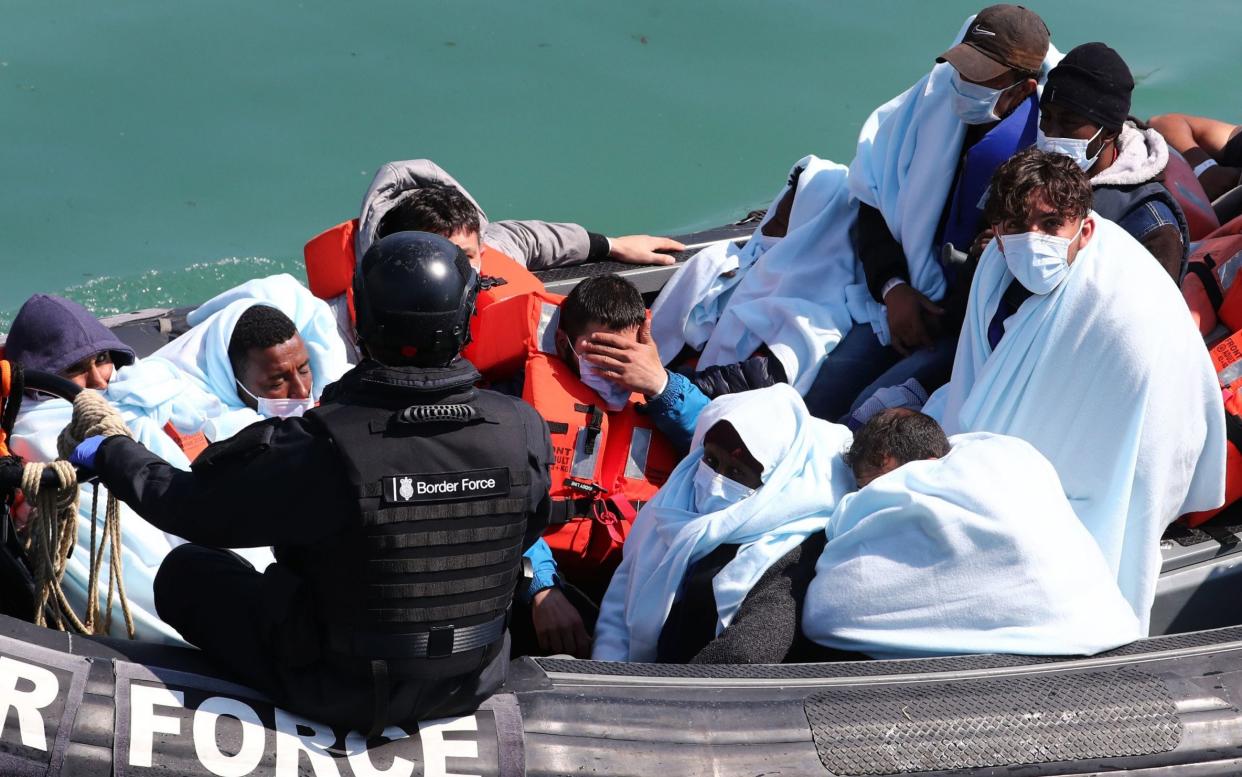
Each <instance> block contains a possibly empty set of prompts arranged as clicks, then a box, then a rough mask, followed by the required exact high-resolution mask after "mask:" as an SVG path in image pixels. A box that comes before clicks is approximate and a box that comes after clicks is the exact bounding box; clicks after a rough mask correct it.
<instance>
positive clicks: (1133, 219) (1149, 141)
mask: <svg viewBox="0 0 1242 777" xmlns="http://www.w3.org/2000/svg"><path fill="white" fill-rule="evenodd" d="M1133 91H1134V77H1133V76H1132V75H1131V74H1130V68H1129V67H1128V66H1127V65H1126V63H1125V60H1123V59H1122V58H1121V55H1119V54H1118V53H1117V52H1116V51H1113V50H1112V49H1111V48H1109V47H1108V46H1106V45H1104V44H1103V43H1084V44H1082V45H1081V46H1076V47H1074V48H1073V49H1070V51H1069V52H1068V53H1067V54H1066V55H1065V57H1064V58H1063V59H1062V60H1061V61H1060V62H1059V63H1058V64H1057V66H1056V67H1054V68H1053V69H1052V71H1051V72H1050V73H1048V81H1047V83H1046V84H1045V86H1044V93H1043V95H1041V96H1040V100H1039V136H1038V138H1037V139H1036V141H1035V145H1036V146H1037V147H1038V148H1039V149H1040V150H1043V151H1050V152H1052V153H1059V154H1065V155H1066V156H1068V157H1070V158H1071V159H1073V160H1074V162H1075V163H1076V164H1077V165H1078V167H1079V168H1081V169H1082V170H1083V172H1085V173H1086V174H1087V177H1088V178H1090V179H1091V190H1092V192H1093V194H1094V195H1095V197H1094V201H1093V202H1092V205H1091V207H1092V208H1093V209H1094V210H1095V212H1096V213H1099V214H1100V215H1101V216H1103V217H1104V218H1106V219H1108V220H1109V221H1113V222H1116V223H1117V225H1118V226H1120V227H1121V228H1122V229H1124V230H1125V231H1127V232H1129V233H1130V234H1131V235H1132V236H1133V237H1134V239H1135V240H1137V241H1139V242H1140V243H1142V244H1143V247H1144V248H1146V249H1147V250H1148V251H1149V252H1150V253H1151V255H1152V256H1154V257H1155V258H1156V261H1158V262H1160V266H1162V267H1164V269H1165V271H1166V272H1168V274H1169V276H1170V277H1171V278H1173V281H1174V282H1175V283H1177V282H1180V281H1181V279H1182V274H1183V273H1184V272H1185V267H1186V258H1187V256H1188V249H1189V246H1190V231H1189V228H1188V227H1187V225H1186V216H1185V215H1184V214H1183V213H1182V208H1181V206H1180V205H1178V204H1177V200H1175V199H1173V195H1172V194H1171V193H1170V192H1169V190H1168V189H1167V188H1165V186H1164V168H1165V165H1166V164H1168V161H1169V149H1168V145H1167V144H1166V143H1165V141H1164V138H1163V137H1161V136H1160V133H1159V132H1156V131H1155V130H1151V129H1147V130H1144V129H1142V128H1140V127H1138V126H1137V125H1135V124H1134V122H1132V121H1130V120H1129V115H1130V94H1131V92H1133Z"/></svg>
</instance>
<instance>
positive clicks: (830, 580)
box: [802, 409, 1143, 658]
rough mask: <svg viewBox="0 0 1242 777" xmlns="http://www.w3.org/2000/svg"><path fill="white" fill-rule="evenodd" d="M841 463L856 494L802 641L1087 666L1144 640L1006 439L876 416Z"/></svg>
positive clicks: (895, 654)
mask: <svg viewBox="0 0 1242 777" xmlns="http://www.w3.org/2000/svg"><path fill="white" fill-rule="evenodd" d="M846 456H847V459H849V460H850V463H851V464H852V466H853V467H854V471H855V473H856V475H857V478H858V481H859V484H860V485H861V486H862V488H861V490H859V491H858V492H856V493H853V494H849V495H847V496H845V497H843V498H842V499H841V502H840V504H839V505H838V506H837V509H836V512H834V513H833V516H832V520H831V521H830V522H829V524H828V527H827V537H828V542H827V545H826V547H825V548H824V552H823V553H822V554H821V555H820V557H819V561H818V563H817V564H816V567H815V577H814V579H813V580H812V582H811V584H810V587H809V588H808V590H807V594H806V601H805V606H804V609H803V613H802V626H803V630H804V633H805V635H806V637H808V638H809V639H811V640H813V641H814V642H816V643H819V644H821V645H824V646H826V647H830V648H835V649H837V650H847V651H857V652H861V653H865V654H867V655H870V656H872V657H875V658H902V657H911V656H926V655H948V654H955V653H1017V654H1032V655H1091V654H1094V653H1098V652H1100V651H1103V650H1109V649H1111V648H1114V647H1117V646H1119V645H1123V644H1125V643H1127V642H1131V641H1133V640H1135V639H1139V638H1140V637H1142V636H1143V631H1142V629H1141V628H1140V624H1139V621H1138V618H1136V617H1135V614H1134V611H1133V610H1132V609H1131V607H1130V605H1129V604H1128V603H1127V602H1126V600H1125V598H1124V597H1123V596H1122V595H1121V591H1120V589H1119V588H1118V587H1117V583H1116V580H1115V579H1114V577H1113V574H1112V570H1111V569H1110V568H1109V566H1108V563H1107V562H1106V561H1105V560H1104V556H1103V554H1101V553H1100V549H1099V546H1097V545H1096V543H1095V540H1094V539H1093V538H1092V537H1091V534H1090V533H1089V532H1088V531H1087V530H1086V529H1085V528H1084V527H1083V525H1082V523H1081V522H1080V521H1079V520H1078V517H1077V516H1076V515H1075V514H1074V511H1073V509H1072V508H1071V507H1070V502H1069V500H1068V499H1067V498H1066V497H1065V493H1064V491H1063V490H1062V488H1061V482H1060V480H1059V479H1058V477H1057V473H1056V471H1055V470H1054V469H1053V468H1052V465H1051V464H1050V463H1049V462H1048V460H1047V459H1045V458H1044V457H1043V456H1042V455H1040V453H1039V451H1037V450H1035V448H1034V447H1032V446H1031V445H1030V444H1029V443H1026V442H1023V441H1022V440H1019V439H1017V438H1016V437H1006V436H1003V435H995V434H987V433H976V434H965V435H958V436H955V437H953V438H950V439H946V438H945V436H944V433H943V431H941V430H940V428H939V426H938V425H937V424H936V422H935V421H933V420H932V419H931V418H929V417H928V416H925V415H923V414H921V413H916V412H914V411H911V410H907V409H893V410H886V411H883V412H882V413H880V414H878V415H876V416H875V417H873V418H872V419H871V420H870V421H868V422H867V423H866V424H865V425H864V426H863V427H862V428H861V429H859V430H858V433H857V434H856V435H855V437H854V442H853V444H852V445H851V447H850V451H849V453H847V454H846Z"/></svg>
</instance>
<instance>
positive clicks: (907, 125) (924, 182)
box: [847, 16, 1062, 345]
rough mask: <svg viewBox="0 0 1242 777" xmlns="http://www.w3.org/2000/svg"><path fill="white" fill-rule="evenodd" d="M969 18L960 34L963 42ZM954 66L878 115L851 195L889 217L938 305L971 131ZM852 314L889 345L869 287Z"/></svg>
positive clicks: (914, 272) (865, 136)
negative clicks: (942, 238)
mask: <svg viewBox="0 0 1242 777" xmlns="http://www.w3.org/2000/svg"><path fill="white" fill-rule="evenodd" d="M973 19H974V17H973V16H971V17H970V18H968V19H967V20H966V22H965V23H964V24H963V25H962V28H961V30H959V31H958V34H957V37H956V38H955V39H954V40H955V42H957V41H961V40H962V38H963V36H965V34H966V29H967V28H968V27H969V26H970V22H971V21H972V20H973ZM1061 56H1062V55H1061V52H1059V51H1057V48H1056V46H1053V45H1052V44H1051V43H1049V45H1048V54H1047V56H1045V57H1044V63H1043V67H1042V69H1041V70H1040V74H1039V83H1040V84H1041V85H1042V84H1043V82H1044V80H1045V79H1046V78H1047V75H1048V73H1049V71H1051V70H1052V68H1054V67H1055V66H1056V64H1057V63H1058V62H1060V61H1061ZM953 73H954V69H953V66H952V65H950V64H949V63H947V62H941V63H940V64H937V65H935V66H934V67H933V68H932V69H931V72H929V73H928V74H927V75H925V76H923V77H922V78H921V79H919V81H918V82H917V83H915V84H914V86H912V87H910V88H909V89H907V90H906V91H905V92H902V93H901V94H899V95H898V96H896V97H894V98H893V99H892V100H889V101H888V102H887V103H885V104H884V105H881V106H880V107H879V108H876V109H875V111H874V112H873V113H872V114H871V115H870V116H869V117H867V121H866V122H865V123H864V124H863V128H862V132H861V133H860V134H859V137H858V149H857V153H856V154H855V156H854V161H853V162H851V163H850V178H849V187H850V194H851V195H853V196H854V198H855V199H856V200H858V201H859V202H862V203H865V204H867V205H870V206H871V207H873V208H876V209H877V210H879V211H880V212H881V214H883V216H884V221H885V223H886V224H887V225H888V228H889V231H890V232H892V234H893V237H894V238H896V239H897V241H898V242H899V243H901V248H902V251H903V252H904V253H905V255H906V266H907V267H908V269H909V271H910V283H911V285H913V286H914V288H916V289H918V290H919V291H920V292H922V293H923V294H925V295H926V296H927V297H928V298H930V299H932V300H939V299H941V298H942V297H943V296H944V293H945V290H946V287H945V279H944V272H943V270H941V267H940V246H938V245H936V242H935V238H936V230H937V229H938V227H939V224H940V217H941V214H942V213H943V210H944V204H945V201H946V200H947V199H948V197H949V194H950V192H951V189H952V186H953V181H954V178H955V170H956V168H957V163H958V154H956V153H952V150H954V149H960V148H961V147H962V141H963V139H964V138H965V136H966V125H965V124H963V123H962V121H961V119H959V118H958V117H957V114H956V113H954V111H953V102H952V95H953V89H952V85H951V80H952V76H953ZM847 293H848V296H849V300H850V306H851V308H850V309H851V313H852V314H853V315H854V320H856V321H858V322H864V321H865V322H869V323H870V324H871V326H872V329H873V330H875V333H876V336H877V337H878V338H879V340H880V342H881V343H883V344H885V345H887V344H888V342H889V332H888V317H887V314H886V313H885V310H884V308H883V307H881V306H880V305H878V304H876V303H875V300H874V299H873V298H872V296H871V294H870V292H869V291H868V290H867V288H866V286H865V285H859V286H856V287H854V288H852V289H850V290H849V291H848V292H847Z"/></svg>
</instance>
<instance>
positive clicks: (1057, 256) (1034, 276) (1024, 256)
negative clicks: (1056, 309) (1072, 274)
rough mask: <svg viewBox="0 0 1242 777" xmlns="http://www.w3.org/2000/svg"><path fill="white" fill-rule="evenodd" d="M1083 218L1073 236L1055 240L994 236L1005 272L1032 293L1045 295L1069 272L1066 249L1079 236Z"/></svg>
mask: <svg viewBox="0 0 1242 777" xmlns="http://www.w3.org/2000/svg"><path fill="white" fill-rule="evenodd" d="M1086 223H1087V220H1086V219H1083V220H1082V222H1081V223H1080V224H1079V225H1078V231H1077V232H1075V233H1074V236H1073V237H1057V236H1056V235H1045V234H1044V233H1042V232H1023V233H1021V234H1017V235H1005V236H1004V237H1001V236H1000V235H997V236H996V243H997V245H998V246H999V248H1000V252H1001V254H1002V255H1004V257H1005V264H1006V266H1008V267H1009V272H1011V273H1013V277H1014V278H1017V279H1018V283H1021V284H1022V285H1023V286H1025V287H1026V288H1027V290H1028V291H1030V292H1031V293H1032V294H1041V295H1042V294H1047V293H1049V292H1050V291H1052V290H1053V289H1055V288H1056V287H1057V286H1059V285H1061V281H1063V280H1065V275H1066V273H1068V272H1069V248H1070V244H1072V243H1073V242H1074V241H1075V240H1077V239H1078V236H1079V235H1081V234H1082V227H1083V224H1086Z"/></svg>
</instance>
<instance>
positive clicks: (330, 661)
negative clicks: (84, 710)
mask: <svg viewBox="0 0 1242 777" xmlns="http://www.w3.org/2000/svg"><path fill="white" fill-rule="evenodd" d="M154 588H155V608H156V610H157V612H158V613H159V616H160V618H162V619H163V620H164V621H165V622H166V623H168V624H169V625H170V626H172V627H173V628H175V629H176V630H177V631H178V632H179V633H180V634H181V636H182V637H184V638H185V639H186V640H187V641H188V642H191V643H193V644H194V645H197V646H198V647H200V648H202V649H203V651H204V653H205V654H206V655H208V656H210V657H212V658H213V659H214V660H216V661H217V662H219V663H221V664H223V665H224V668H225V669H227V670H228V671H229V672H230V673H231V674H232V675H233V676H234V677H236V678H237V679H238V680H239V681H241V682H242V683H244V684H246V685H249V686H251V687H253V688H255V689H256V690H259V691H262V692H263V693H265V694H267V695H268V696H270V697H271V698H272V700H273V701H274V702H275V703H276V704H278V705H281V706H287V707H289V708H291V709H296V710H298V711H299V712H301V713H303V714H305V715H307V716H308V717H311V718H314V719H316V720H319V721H322V722H325V723H331V724H335V725H346V726H349V725H356V724H357V721H363V720H370V721H373V724H372V727H373V728H375V723H374V722H375V721H377V720H378V721H384V722H387V721H395V722H407V723H413V722H414V721H416V720H427V719H431V718H442V717H450V716H453V715H461V714H466V713H469V712H472V711H474V709H475V708H477V707H478V706H479V704H480V703H482V702H483V700H484V699H486V698H487V697H488V696H491V695H492V694H493V693H494V692H495V691H496V690H497V689H498V688H499V687H500V686H501V685H502V684H503V683H504V678H505V670H506V668H507V664H508V661H509V637H508V635H506V636H505V639H504V642H503V644H501V643H498V644H497V647H496V648H495V649H492V650H490V651H487V653H486V654H485V656H484V658H483V662H484V663H486V667H485V668H484V669H483V671H482V672H481V673H479V674H477V675H468V676H465V677H461V676H458V677H449V678H437V679H427V678H402V677H401V675H400V672H399V669H398V671H393V670H392V669H389V670H388V671H387V672H386V677H377V675H376V673H375V671H373V667H372V664H371V662H369V661H364V660H361V659H357V658H352V657H348V656H342V655H339V654H334V653H330V652H327V651H325V650H324V649H323V645H324V643H325V639H324V630H323V628H322V626H321V625H320V623H319V621H318V619H317V618H316V617H315V613H314V605H313V602H312V601H311V600H310V598H309V597H308V596H307V595H306V593H305V590H304V588H303V585H302V582H301V580H299V578H298V577H297V576H296V575H295V574H293V573H292V572H291V571H289V570H288V569H286V568H285V567H283V566H282V565H280V564H279V563H277V564H272V565H271V566H269V567H268V568H267V570H266V571H265V572H262V573H260V572H258V571H257V570H256V569H255V568H254V567H253V566H251V564H250V563H249V562H248V561H246V560H245V559H244V558H242V557H241V556H239V555H237V554H236V553H233V552H232V551H228V550H219V549H216V548H209V547H206V546H203V545H194V544H187V545H181V546H179V547H177V548H175V549H173V551H172V552H171V553H169V554H168V556H167V557H166V558H165V559H164V562H163V564H161V565H160V569H159V572H158V574H157V575H156V577H155V586H154ZM381 705H385V706H383V707H382V708H381ZM381 727H382V724H381ZM373 733H378V732H377V731H375V732H373Z"/></svg>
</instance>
